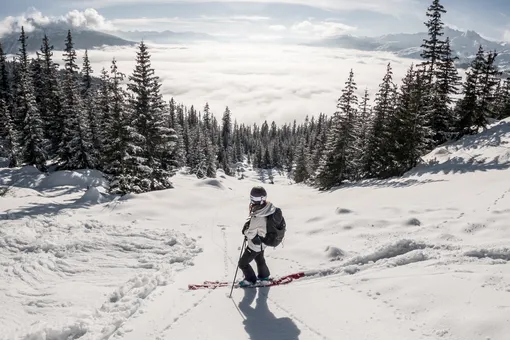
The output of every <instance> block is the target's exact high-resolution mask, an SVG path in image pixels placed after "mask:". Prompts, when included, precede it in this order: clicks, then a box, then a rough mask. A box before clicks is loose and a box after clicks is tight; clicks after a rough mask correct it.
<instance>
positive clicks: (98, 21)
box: [0, 8, 115, 36]
mask: <svg viewBox="0 0 510 340" xmlns="http://www.w3.org/2000/svg"><path fill="white" fill-rule="evenodd" d="M50 24H66V25H68V26H71V27H79V28H89V29H94V30H114V29H115V28H114V26H113V24H112V22H111V21H108V20H106V19H105V18H104V17H103V16H102V15H101V14H99V13H98V12H97V11H96V10H95V9H93V8H88V9H85V10H83V11H78V10H72V11H70V12H68V13H67V14H66V15H62V16H45V15H43V14H42V13H41V12H40V11H38V10H36V9H33V8H31V9H29V10H28V11H27V12H25V13H23V14H22V15H19V16H16V17H14V16H8V17H6V18H4V19H3V20H2V21H0V36H2V35H4V34H7V33H11V32H19V31H21V27H22V26H23V27H24V29H25V31H26V32H31V31H33V30H34V29H35V28H38V27H45V26H48V25H50Z"/></svg>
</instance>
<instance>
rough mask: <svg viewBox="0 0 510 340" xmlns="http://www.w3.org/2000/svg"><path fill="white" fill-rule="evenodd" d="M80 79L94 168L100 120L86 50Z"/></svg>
mask: <svg viewBox="0 0 510 340" xmlns="http://www.w3.org/2000/svg"><path fill="white" fill-rule="evenodd" d="M81 73H82V77H81V98H82V100H83V109H84V114H85V118H86V120H87V122H86V124H87V127H88V129H89V131H88V132H89V133H90V143H91V144H92V147H91V150H90V152H91V158H93V159H94V160H96V161H95V163H94V166H98V165H99V163H100V161H99V158H100V154H101V132H100V131H99V124H100V121H101V118H100V110H99V109H98V107H97V106H96V102H95V100H96V97H97V89H96V88H95V87H94V86H93V83H92V73H93V70H92V67H91V65H90V60H89V56H88V52H87V50H85V56H84V57H83V66H82V72H81Z"/></svg>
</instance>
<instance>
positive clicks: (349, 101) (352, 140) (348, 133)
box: [317, 70, 359, 189]
mask: <svg viewBox="0 0 510 340" xmlns="http://www.w3.org/2000/svg"><path fill="white" fill-rule="evenodd" d="M356 91H357V85H356V82H355V81H354V72H353V71H352V70H351V72H350V73H349V78H348V80H347V82H346V83H345V88H344V89H343V90H342V95H341V97H340V98H339V99H338V104H337V109H338V110H337V111H336V112H335V114H334V116H333V126H332V128H331V130H330V131H329V134H328V142H327V144H326V151H325V154H324V157H323V158H322V159H321V162H320V164H321V165H320V167H319V174H318V176H317V180H318V182H319V183H318V184H319V185H320V187H322V188H326V189H329V188H331V187H333V186H336V185H340V184H341V183H342V182H344V181H345V180H348V179H352V178H354V176H355V174H356V173H357V170H358V168H359V164H357V163H356V155H357V153H358V151H357V149H356V146H357V144H358V140H357V138H358V135H359V134H358V126H357V114H358V112H357V111H358V97H357V95H356Z"/></svg>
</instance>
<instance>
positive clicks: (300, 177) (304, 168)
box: [294, 116, 311, 183]
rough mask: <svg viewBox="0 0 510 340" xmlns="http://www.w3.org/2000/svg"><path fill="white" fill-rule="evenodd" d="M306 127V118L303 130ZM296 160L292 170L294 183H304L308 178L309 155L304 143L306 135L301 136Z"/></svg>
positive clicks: (309, 171)
mask: <svg viewBox="0 0 510 340" xmlns="http://www.w3.org/2000/svg"><path fill="white" fill-rule="evenodd" d="M307 127H308V116H307V117H306V119H305V129H306V128H307ZM296 155H297V159H296V169H295V170H294V181H296V183H302V182H305V181H306V180H308V179H309V178H310V173H311V170H310V164H309V154H308V148H307V142H306V135H304V134H303V135H302V136H301V140H300V141H299V145H298V148H297V151H296Z"/></svg>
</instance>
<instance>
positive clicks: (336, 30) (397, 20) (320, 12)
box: [0, 0, 510, 41]
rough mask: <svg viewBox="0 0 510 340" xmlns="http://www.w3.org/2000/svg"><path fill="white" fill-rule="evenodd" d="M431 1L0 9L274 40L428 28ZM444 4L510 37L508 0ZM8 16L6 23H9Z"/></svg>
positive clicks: (53, 2) (32, 2) (130, 0)
mask: <svg viewBox="0 0 510 340" xmlns="http://www.w3.org/2000/svg"><path fill="white" fill-rule="evenodd" d="M430 2H431V1H430V0H388V1H380V0H356V1H354V0H316V1H313V5H309V4H310V1H308V0H279V2H269V0H255V1H252V2H242V1H236V0H231V1H230V2H226V1H219V2H201V1H199V0H182V1H180V2H175V1H170V0H148V1H140V0H108V1H104V0H19V1H1V2H0V13H2V14H3V15H4V16H5V17H7V16H13V17H17V16H22V15H23V14H24V13H26V12H27V11H32V12H34V9H35V11H39V12H41V13H42V15H43V16H45V17H50V18H54V17H62V16H66V15H68V14H69V13H70V12H71V13H73V11H75V12H76V11H79V12H83V11H84V10H86V9H87V8H93V9H95V10H96V11H97V14H98V15H99V16H101V17H103V18H104V22H105V23H108V25H107V26H106V28H108V29H115V30H134V29H138V30H159V31H160V30H165V29H170V30H174V31H195V32H207V33H212V34H217V35H229V34H232V32H233V31H235V32H243V33H246V34H248V36H252V37H257V36H258V37H259V38H265V39H268V40H271V39H272V38H276V37H278V36H281V35H288V34H291V33H292V34H293V35H296V34H297V35H303V34H304V35H307V36H314V37H323V36H331V35H338V34H344V33H348V34H353V35H368V36H376V35H380V34H387V33H401V32H406V33H413V32H418V31H423V30H424V25H423V22H424V21H425V20H426V17H425V11H426V8H427V7H428V6H429V4H430ZM442 3H443V5H444V6H445V7H446V9H447V10H448V13H447V14H446V15H445V16H444V21H445V22H446V23H447V24H448V25H450V26H452V27H455V28H459V29H462V30H467V29H470V30H475V31H477V32H478V33H480V34H482V35H483V36H484V37H487V38H491V39H495V40H507V41H510V20H509V17H510V2H509V1H507V0H487V1H484V2H482V1H479V0H443V1H442ZM25 16H26V14H25ZM0 20H1V19H0ZM5 21H6V19H4V20H3V25H2V24H0V26H4V27H5V25H6V24H5ZM11 21H12V18H11ZM95 28H98V27H95ZM4 31H5V29H4Z"/></svg>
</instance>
